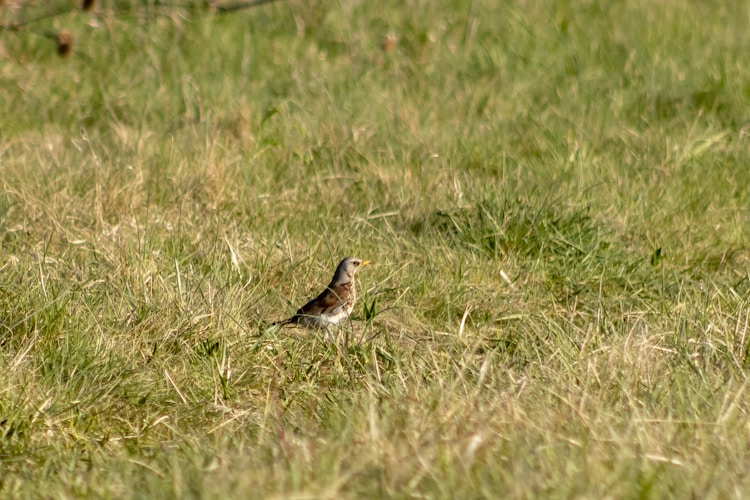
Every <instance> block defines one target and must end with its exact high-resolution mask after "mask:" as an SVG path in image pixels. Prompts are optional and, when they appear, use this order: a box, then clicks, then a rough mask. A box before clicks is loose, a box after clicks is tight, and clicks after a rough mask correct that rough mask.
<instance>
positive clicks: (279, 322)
mask: <svg viewBox="0 0 750 500" xmlns="http://www.w3.org/2000/svg"><path fill="white" fill-rule="evenodd" d="M293 321H294V319H293V318H288V319H283V320H281V321H274V322H273V323H271V326H286V325H288V324H290V323H292V322H293Z"/></svg>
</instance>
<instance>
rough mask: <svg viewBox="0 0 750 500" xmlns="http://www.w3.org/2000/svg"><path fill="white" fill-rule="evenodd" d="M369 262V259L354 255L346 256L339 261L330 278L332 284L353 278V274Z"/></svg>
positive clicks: (346, 281)
mask: <svg viewBox="0 0 750 500" xmlns="http://www.w3.org/2000/svg"><path fill="white" fill-rule="evenodd" d="M369 263H370V261H369V260H362V259H358V258H356V257H347V258H345V259H344V260H342V261H341V262H340V263H339V267H337V268H336V272H335V273H334V274H333V279H332V280H331V284H332V285H337V284H341V283H349V282H350V281H352V279H354V274H355V273H356V272H357V271H358V270H359V269H360V268H362V267H365V266H366V265H368V264H369Z"/></svg>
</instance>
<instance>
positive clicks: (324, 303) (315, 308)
mask: <svg viewBox="0 0 750 500" xmlns="http://www.w3.org/2000/svg"><path fill="white" fill-rule="evenodd" d="M340 303H341V299H340V298H339V294H337V293H336V292H335V291H334V290H332V289H331V288H326V289H325V290H323V291H322V292H321V293H320V295H318V296H317V297H315V298H314V299H312V300H311V301H310V302H308V303H307V304H305V305H304V306H302V307H300V308H299V310H298V311H297V314H295V315H294V317H295V318H299V317H303V316H319V315H320V314H321V313H322V312H324V311H328V310H329V309H332V308H334V307H336V306H337V305H338V304H340Z"/></svg>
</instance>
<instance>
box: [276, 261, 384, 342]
mask: <svg viewBox="0 0 750 500" xmlns="http://www.w3.org/2000/svg"><path fill="white" fill-rule="evenodd" d="M368 264H370V261H369V260H362V259H358V258H356V257H346V258H345V259H344V260H342V261H341V262H340V263H339V265H338V267H336V272H335V273H333V279H331V282H330V283H329V284H328V286H327V287H326V289H325V290H323V291H322V292H320V294H319V295H318V296H317V297H315V298H314V299H312V300H311V301H309V302H308V303H307V304H305V305H304V306H302V307H300V308H299V309H298V310H297V313H296V314H295V315H294V316H292V317H291V318H289V319H285V320H282V321H277V322H275V323H272V325H278V326H285V325H290V324H291V325H300V326H305V327H309V328H316V329H328V328H329V327H331V326H335V325H337V324H339V323H341V322H342V321H343V320H345V319H346V318H347V317H348V316H349V315H350V314H351V312H352V309H354V301H355V300H357V292H356V290H355V288H354V275H355V274H356V272H357V271H358V270H359V269H361V268H363V267H365V266H366V265H368Z"/></svg>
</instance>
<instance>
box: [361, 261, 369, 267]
mask: <svg viewBox="0 0 750 500" xmlns="http://www.w3.org/2000/svg"><path fill="white" fill-rule="evenodd" d="M369 265H370V261H369V260H363V261H362V263H361V264H360V266H362V267H364V266H369Z"/></svg>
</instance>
